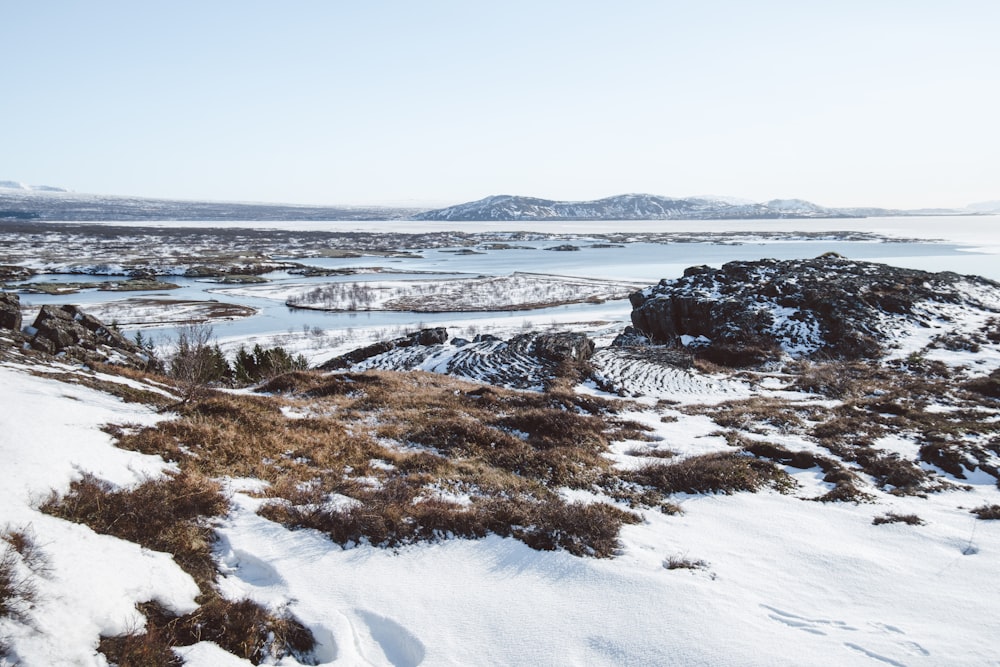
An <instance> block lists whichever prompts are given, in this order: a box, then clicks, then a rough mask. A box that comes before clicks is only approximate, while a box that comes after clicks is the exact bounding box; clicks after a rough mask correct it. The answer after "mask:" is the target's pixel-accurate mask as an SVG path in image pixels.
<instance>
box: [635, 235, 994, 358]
mask: <svg viewBox="0 0 1000 667" xmlns="http://www.w3.org/2000/svg"><path fill="white" fill-rule="evenodd" d="M630 300H631V302H632V307H633V310H632V323H633V324H634V325H635V328H636V329H638V330H639V331H641V332H642V333H643V334H645V335H646V336H648V337H649V338H650V339H651V340H652V342H654V343H659V344H669V345H674V346H678V347H680V346H686V347H688V348H689V349H693V350H697V351H698V353H699V354H700V355H701V356H704V357H707V358H709V359H711V360H713V361H716V362H719V363H724V364H728V365H735V366H740V365H753V364H757V363H760V362H763V361H767V360H769V359H774V358H777V357H779V356H781V355H782V354H791V355H792V356H822V357H833V358H843V359H860V358H876V357H880V356H882V355H885V354H887V353H888V352H890V351H891V350H892V349H893V348H894V347H896V346H898V345H899V343H900V340H901V339H902V338H903V337H906V336H907V335H910V334H913V333H914V332H915V331H918V330H920V329H935V328H936V329H940V332H939V333H937V335H938V336H939V337H943V338H944V339H951V340H952V342H953V343H954V341H957V340H961V341H963V343H962V344H963V345H965V346H966V348H968V346H969V345H972V346H974V345H976V344H978V343H977V341H978V340H985V339H986V336H987V335H988V331H986V329H985V328H983V326H984V325H983V322H986V321H988V320H989V317H990V316H991V315H993V314H995V313H996V312H997V311H998V309H1000V285H998V284H997V283H995V282H993V281H990V280H986V279H985V278H978V277H975V276H959V275H957V274H954V273H928V272H925V271H916V270H911V269H902V268H897V267H891V266H886V265H883V264H874V263H870V262H858V261H852V260H848V259H845V258H843V257H840V256H837V255H824V256H821V257H818V258H816V259H807V260H784V261H779V260H773V259H764V260H759V261H739V262H730V263H728V264H725V265H724V266H722V268H719V269H714V268H711V267H708V266H696V267H691V268H689V269H687V270H686V271H685V272H684V275H683V277H681V278H678V279H675V280H662V281H660V283H659V284H658V285H656V286H653V287H650V288H647V289H644V290H642V291H640V292H636V293H634V294H632V295H631V297H630ZM980 329H982V330H980ZM949 349H952V348H949Z"/></svg>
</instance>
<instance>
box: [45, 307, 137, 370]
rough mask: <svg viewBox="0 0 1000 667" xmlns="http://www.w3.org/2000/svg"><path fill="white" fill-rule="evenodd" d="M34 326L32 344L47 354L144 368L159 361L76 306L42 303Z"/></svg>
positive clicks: (89, 361)
mask: <svg viewBox="0 0 1000 667" xmlns="http://www.w3.org/2000/svg"><path fill="white" fill-rule="evenodd" d="M32 328H33V330H34V335H33V337H32V338H31V340H30V343H31V347H32V348H34V349H35V350H37V351H39V352H44V353H46V354H62V355H65V356H68V357H72V358H74V359H78V360H80V361H83V362H85V363H94V362H102V363H118V364H121V365H126V366H132V367H134V368H140V369H145V368H149V367H150V364H151V363H155V362H154V360H152V359H151V358H150V356H149V354H148V353H147V352H146V351H145V350H143V349H141V348H140V347H139V346H138V345H136V344H135V343H133V342H132V341H130V340H128V339H127V338H125V337H124V336H123V335H122V334H121V333H119V332H118V331H115V330H114V329H112V328H111V327H109V326H107V325H105V324H104V323H103V322H102V321H101V320H99V319H97V318H96V317H94V316H93V315H89V314H87V313H84V312H83V311H81V310H80V309H79V308H78V307H76V306H72V305H65V306H52V305H46V306H42V309H41V310H40V311H39V313H38V316H37V317H36V318H35V322H34V324H33V325H32Z"/></svg>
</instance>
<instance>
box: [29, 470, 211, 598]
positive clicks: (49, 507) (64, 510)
mask: <svg viewBox="0 0 1000 667" xmlns="http://www.w3.org/2000/svg"><path fill="white" fill-rule="evenodd" d="M41 509H42V511H43V512H46V513H47V514H51V515H53V516H57V517H60V518H62V519H66V520H68V521H73V522H76V523H82V524H85V525H87V526H89V527H90V528H91V529H93V530H94V531H95V532H97V533H101V534H104V535H114V536H115V537H118V538H121V539H123V540H128V541H129V542H135V543H136V544H139V545H142V546H144V547H146V548H148V549H153V550H154V551H165V552H167V553H169V554H172V555H173V556H174V560H175V561H176V562H177V564H178V565H179V566H180V567H181V568H183V569H184V571H185V572H187V573H188V574H190V575H191V576H192V577H193V578H194V580H195V581H196V582H197V583H198V585H199V587H200V588H201V590H202V592H203V593H205V592H208V591H209V590H211V584H212V582H214V580H215V574H216V569H215V563H214V561H213V560H212V542H213V540H214V536H213V533H212V531H211V529H210V528H209V527H208V526H207V524H206V521H205V519H207V518H209V517H213V516H221V515H223V514H225V513H226V512H227V511H228V502H227V501H226V499H225V497H224V496H223V495H222V493H221V491H220V487H219V485H218V484H217V483H216V482H214V481H211V480H209V479H207V478H205V477H203V476H201V475H199V474H197V473H189V472H182V473H180V474H178V475H175V476H169V477H165V478H163V479H153V480H148V481H146V482H143V483H142V484H140V485H139V486H137V487H135V488H132V489H115V488H114V487H113V486H112V485H111V484H109V483H108V482H105V481H102V480H100V479H97V478H96V477H94V476H92V475H85V476H84V477H83V479H80V480H78V481H76V482H73V484H72V485H71V486H70V492H69V493H68V494H66V495H65V496H62V497H61V498H60V497H57V496H55V495H53V496H52V497H50V498H49V499H48V500H47V501H46V502H45V504H44V505H42V507H41Z"/></svg>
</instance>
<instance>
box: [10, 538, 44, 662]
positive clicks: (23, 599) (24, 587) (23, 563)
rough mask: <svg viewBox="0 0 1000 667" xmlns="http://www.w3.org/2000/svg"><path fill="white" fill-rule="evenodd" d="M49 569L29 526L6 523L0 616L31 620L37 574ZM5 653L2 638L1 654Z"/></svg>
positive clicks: (35, 594)
mask: <svg viewBox="0 0 1000 667" xmlns="http://www.w3.org/2000/svg"><path fill="white" fill-rule="evenodd" d="M47 570H48V560H47V559H46V557H45V554H44V553H43V552H42V549H41V548H40V547H39V545H38V542H37V541H36V540H35V536H34V533H33V532H32V531H31V529H30V527H22V528H13V527H11V526H7V527H6V528H4V529H3V531H0V619H3V618H11V619H14V620H18V621H22V622H24V621H27V620H28V612H29V611H30V609H31V607H32V606H33V605H34V603H35V602H36V601H37V598H38V592H37V588H36V587H35V583H34V577H36V576H38V575H44V574H45V573H46V572H47ZM6 652H7V648H6V647H5V646H4V644H3V641H2V640H0V657H2V656H4V655H5V654H6Z"/></svg>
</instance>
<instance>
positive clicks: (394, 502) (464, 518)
mask: <svg viewBox="0 0 1000 667" xmlns="http://www.w3.org/2000/svg"><path fill="white" fill-rule="evenodd" d="M418 493H420V489H419V488H414V486H413V485H410V484H408V483H407V482H406V481H405V480H403V479H393V480H391V481H389V482H387V483H386V484H384V485H383V486H382V487H381V488H377V489H371V488H369V489H363V488H362V489H357V490H356V491H355V492H354V494H353V497H354V498H355V499H356V500H357V501H358V502H357V503H356V504H352V505H350V506H348V507H342V508H327V503H326V502H325V500H326V499H325V497H324V495H325V494H324V493H323V492H322V491H320V490H318V489H311V490H306V491H300V493H299V495H298V496H297V497H294V496H293V498H291V499H290V500H284V501H277V502H272V503H270V504H268V505H266V506H265V507H264V508H263V509H262V511H261V513H262V514H263V515H264V516H265V517H267V518H269V519H271V520H273V521H278V522H280V523H283V524H285V525H288V526H290V527H293V528H313V529H316V530H320V531H322V532H324V533H326V534H327V535H328V536H329V537H330V539H332V540H333V541H334V542H337V543H338V544H341V545H348V544H358V543H361V542H365V541H367V542H368V543H370V544H373V545H376V546H385V547H398V546H401V545H405V544H414V543H417V542H427V541H435V540H439V539H444V538H445V537H448V536H454V537H464V538H479V537H484V536H486V535H488V534H490V533H493V534H497V535H501V536H504V537H513V538H515V539H518V540H520V541H522V542H524V543H525V544H527V545H528V546H530V547H531V548H533V549H538V550H542V551H551V550H555V549H564V550H566V551H568V552H569V553H571V554H574V555H576V556H594V557H598V558H608V557H610V556H612V555H614V553H615V551H616V550H617V549H618V531H619V529H620V528H621V526H622V524H624V523H636V522H637V521H638V520H639V518H638V517H637V516H635V515H634V514H632V513H630V512H626V511H624V510H620V509H618V508H616V507H613V506H611V505H607V504H603V503H593V504H586V503H567V502H565V501H563V500H562V499H561V498H559V497H558V496H549V497H544V498H536V497H533V496H530V495H528V494H524V493H510V494H508V495H507V496H506V497H501V496H488V497H481V498H477V499H475V500H474V501H473V502H472V503H471V504H469V505H459V504H456V503H452V502H448V501H444V500H439V499H433V498H432V499H421V498H418V495H417V494H418ZM282 495H287V494H285V493H283V494H282Z"/></svg>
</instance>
